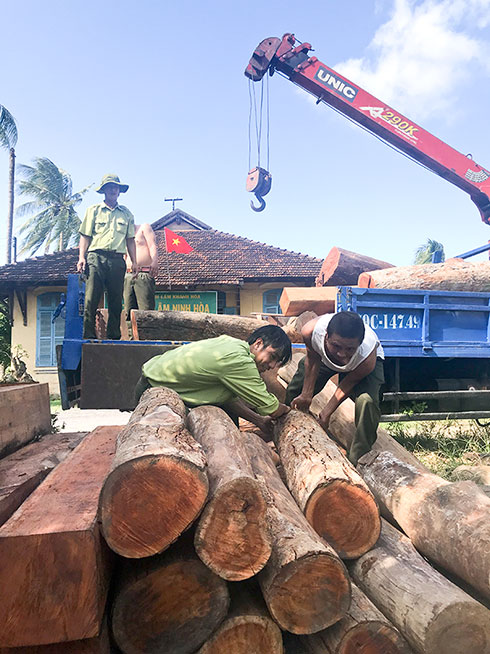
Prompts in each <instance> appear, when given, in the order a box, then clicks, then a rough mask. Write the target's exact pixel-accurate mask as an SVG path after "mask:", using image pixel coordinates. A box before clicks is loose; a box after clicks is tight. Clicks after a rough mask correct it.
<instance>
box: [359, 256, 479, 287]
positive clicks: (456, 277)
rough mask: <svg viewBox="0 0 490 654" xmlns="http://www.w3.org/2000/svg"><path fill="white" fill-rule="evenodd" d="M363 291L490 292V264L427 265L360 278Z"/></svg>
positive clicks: (457, 261)
mask: <svg viewBox="0 0 490 654" xmlns="http://www.w3.org/2000/svg"><path fill="white" fill-rule="evenodd" d="M358 284H359V286H361V287H362V288H401V289H403V288H406V289H411V288H416V289H429V290H430V289H433V290H437V291H477V292H487V291H490V262H487V261H480V262H479V263H471V262H469V261H464V260H462V259H449V260H448V261H446V262H444V263H426V264H423V265H416V266H402V267H400V268H386V269H385V270H371V271H369V272H363V273H362V274H361V275H359V280H358Z"/></svg>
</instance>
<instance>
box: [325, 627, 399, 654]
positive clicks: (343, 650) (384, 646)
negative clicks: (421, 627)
mask: <svg viewBox="0 0 490 654" xmlns="http://www.w3.org/2000/svg"><path fill="white" fill-rule="evenodd" d="M359 652H362V654H379V653H380V652H383V654H410V652H411V650H410V648H409V647H408V645H407V642H406V641H405V639H404V638H402V636H400V634H399V633H398V632H397V631H395V629H392V628H390V627H388V626H387V625H386V624H383V623H376V622H369V623H367V624H362V623H361V624H359V625H357V626H355V627H353V628H352V629H351V630H350V631H349V632H348V633H347V634H346V636H345V637H344V639H343V641H342V643H341V644H340V646H339V648H338V650H337V653H336V654H359Z"/></svg>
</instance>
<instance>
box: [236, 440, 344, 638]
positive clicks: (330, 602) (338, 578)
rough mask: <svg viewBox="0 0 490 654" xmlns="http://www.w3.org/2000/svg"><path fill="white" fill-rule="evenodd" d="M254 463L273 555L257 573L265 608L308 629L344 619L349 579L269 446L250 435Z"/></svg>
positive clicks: (296, 629)
mask: <svg viewBox="0 0 490 654" xmlns="http://www.w3.org/2000/svg"><path fill="white" fill-rule="evenodd" d="M248 436H249V437H248V438H247V441H246V443H247V447H248V448H249V453H250V456H251V458H252V468H253V470H254V472H255V475H256V476H257V478H258V479H260V480H262V481H263V483H264V484H265V486H266V488H267V491H268V497H267V502H268V513H267V517H268V521H269V524H270V527H271V533H272V554H271V558H270V559H269V562H268V563H267V565H266V566H265V568H264V570H263V571H262V572H261V573H260V575H259V582H260V585H261V588H262V593H263V595H264V599H265V601H266V604H267V607H268V609H269V611H270V613H271V615H272V617H273V618H274V620H275V621H276V622H277V623H278V624H279V626H280V627H281V628H282V629H286V630H288V631H291V632H292V633H295V634H308V633H314V632H316V631H319V630H320V629H325V628H326V627H328V626H330V625H331V624H334V623H335V622H337V620H340V618H341V617H342V616H343V615H344V613H345V612H346V611H347V609H348V607H349V603H350V582H349V577H348V575H347V572H346V569H345V566H344V564H343V563H342V561H341V560H340V559H339V558H338V556H337V554H336V553H335V551H334V550H333V549H332V548H331V547H330V546H329V545H327V544H326V543H325V542H324V541H322V539H321V538H320V537H319V536H318V535H317V534H316V533H315V531H314V530H313V528H312V527H311V526H310V525H309V524H308V522H307V521H306V519H305V517H304V516H303V514H302V513H301V511H300V509H299V508H298V506H297V504H296V503H295V501H294V499H293V498H292V496H291V495H290V493H289V491H288V490H287V488H286V487H285V486H284V484H283V482H282V481H281V478H280V477H279V474H278V472H277V470H276V467H275V465H274V463H273V461H272V458H271V454H270V451H269V448H268V446H267V445H266V444H265V443H264V442H263V441H262V440H261V439H260V438H259V437H258V436H256V435H255V434H252V433H250V434H248Z"/></svg>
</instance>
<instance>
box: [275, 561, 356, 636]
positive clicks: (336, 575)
mask: <svg viewBox="0 0 490 654" xmlns="http://www.w3.org/2000/svg"><path fill="white" fill-rule="evenodd" d="M306 596H307V597H308V602H305V597H306ZM264 597H265V599H266V602H267V605H268V608H269V611H270V612H271V615H272V617H273V618H274V619H275V620H276V621H277V622H278V624H279V625H280V626H281V627H282V628H283V629H286V630H287V631H290V632H291V633H294V634H312V633H315V632H317V631H320V629H326V628H327V627H329V626H330V625H332V624H334V623H335V622H337V621H338V620H340V619H341V618H342V616H343V615H344V614H345V612H346V611H347V610H348V608H349V604H350V582H349V579H348V577H347V575H346V573H345V568H344V566H343V564H342V562H341V561H340V560H339V559H338V558H336V557H334V556H333V555H330V554H327V553H324V552H321V553H317V554H309V555H308V556H306V557H304V558H303V559H298V560H296V561H293V562H291V563H290V564H289V565H287V566H286V567H285V568H284V569H283V570H282V571H281V572H280V573H279V575H277V577H276V578H275V579H274V582H273V585H272V587H271V588H269V589H268V590H267V593H264Z"/></svg>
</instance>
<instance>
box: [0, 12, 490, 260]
mask: <svg viewBox="0 0 490 654" xmlns="http://www.w3.org/2000/svg"><path fill="white" fill-rule="evenodd" d="M2 22H3V28H2V38H1V40H0V56H1V61H2V69H1V73H0V103H1V104H3V105H5V106H6V107H7V108H8V109H9V110H10V112H11V113H12V114H13V115H14V117H15V118H16V121H17V125H18V129H19V141H18V145H17V160H18V162H19V163H24V164H29V163H31V160H32V158H33V157H37V156H42V157H48V158H50V159H51V160H52V161H54V162H55V163H56V164H57V165H58V166H59V167H60V168H63V169H64V170H66V171H67V172H69V173H70V174H71V176H72V179H73V184H74V189H75V190H78V189H81V188H83V187H84V186H87V185H88V184H91V183H94V182H95V183H96V182H98V181H99V180H100V178H101V177H102V175H104V174H105V173H108V172H114V173H116V174H118V175H119V176H120V177H121V180H122V181H123V182H126V183H128V184H129V185H130V189H129V191H128V193H127V194H126V195H125V196H123V197H124V201H123V203H124V204H126V205H127V206H128V207H129V208H130V209H131V211H132V212H133V213H134V215H135V218H136V222H143V221H145V222H152V221H154V220H156V219H158V218H160V217H161V216H162V215H164V214H165V213H167V212H168V211H169V210H170V209H171V206H170V203H165V202H164V201H163V200H164V198H165V197H181V198H183V202H180V203H178V205H177V206H178V207H180V208H182V209H183V210H184V211H186V212H188V213H189V214H191V215H193V216H195V217H196V218H198V219H199V220H201V221H203V222H205V223H208V224H209V225H211V226H212V227H213V228H215V229H218V230H221V231H224V232H230V233H234V234H238V235H241V236H244V237H247V238H250V239H253V240H256V241H262V242H264V243H268V244H270V245H275V246H278V247H281V248H287V249H289V250H294V251H297V252H302V253H304V254H310V255H313V256H317V257H321V258H323V257H325V256H326V255H327V253H328V251H329V250H330V248H331V247H333V246H338V247H342V248H345V249H349V250H353V251H356V252H360V253H362V254H366V255H369V256H372V257H375V258H379V259H382V260H385V261H390V262H392V263H394V264H397V265H407V264H410V263H411V262H412V259H413V256H414V251H415V249H416V248H417V246H418V245H420V244H421V243H423V242H425V240H426V239H427V238H432V239H436V240H438V241H441V242H442V243H443V244H444V246H445V249H446V254H447V255H449V256H450V255H455V254H458V253H461V252H464V251H466V250H470V249H473V248H475V247H478V246H480V245H483V244H484V243H486V242H487V241H488V240H490V228H489V227H488V226H486V225H484V224H483V223H482V222H481V220H480V216H479V213H478V211H477V209H476V207H475V206H474V205H473V203H472V202H471V200H470V199H469V196H468V195H467V194H466V193H464V192H463V191H461V190H459V189H458V188H456V187H454V186H452V185H451V184H449V183H448V182H446V181H444V180H442V179H440V178H439V177H437V176H436V175H434V174H432V173H430V172H428V171H427V170H425V169H423V168H421V167H420V166H418V165H416V164H415V163H413V162H412V161H409V160H408V159H406V158H405V157H403V156H401V155H400V154H398V153H397V152H394V151H393V150H392V149H390V148H389V147H387V146H386V145H385V144H384V143H382V142H380V141H379V140H377V139H375V138H374V137H373V136H371V135H370V134H368V133H366V132H365V131H363V130H361V129H360V128H359V127H356V126H354V125H352V124H351V123H350V122H349V121H348V120H346V119H345V118H344V117H343V116H340V115H338V114H336V113H335V112H334V111H332V110H331V109H329V108H328V107H326V106H322V105H320V106H317V105H315V103H314V101H313V100H312V98H310V96H308V94H307V93H305V92H304V91H302V90H301V89H298V88H296V87H295V86H294V85H293V84H292V83H291V82H289V81H288V80H286V79H284V78H281V77H280V76H278V75H276V76H274V77H272V78H271V79H270V166H269V169H270V172H271V173H272V176H273V183H272V189H271V191H270V193H269V195H268V196H267V197H266V198H265V199H266V201H267V208H266V210H265V211H264V212H262V213H254V212H253V211H251V209H250V206H249V203H250V199H251V198H252V196H251V194H248V193H247V192H246V191H245V180H246V176H247V172H248V160H249V153H248V114H249V90H248V81H247V79H246V78H245V77H244V75H243V70H244V68H245V66H246V64H247V62H248V60H249V58H250V56H251V54H252V52H253V50H254V48H255V47H256V45H257V44H258V43H259V42H260V41H261V40H262V39H264V38H266V37H268V36H282V35H283V34H284V33H285V32H293V33H295V34H296V36H297V38H298V39H299V40H300V41H307V42H309V43H311V44H312V46H313V48H314V50H315V52H314V55H315V56H317V57H318V58H319V59H320V60H321V61H322V62H324V63H325V64H327V65H328V66H330V67H333V68H334V69H336V70H337V71H338V72H340V73H342V74H344V75H345V76H347V77H348V78H350V79H351V80H352V81H353V82H355V83H357V84H358V85H360V86H361V87H363V88H364V89H365V90H367V91H368V92H369V93H372V94H373V95H375V96H377V97H378V98H379V99H381V100H382V101H384V102H386V103H388V104H390V105H391V106H392V107H393V108H395V109H397V110H398V111H400V112H401V113H403V114H405V115H406V116H407V117H408V118H410V119H412V120H413V121H415V122H417V123H419V124H420V125H421V126H422V127H424V128H425V129H426V130H428V131H430V132H432V133H433V134H435V135H436V136H438V137H439V138H440V139H442V140H443V141H445V142H447V143H448V144H449V145H451V146H452V147H454V148H455V149H457V150H459V151H460V152H463V153H464V154H467V153H471V154H472V155H473V157H474V159H475V160H476V161H477V162H478V163H480V164H481V165H482V166H485V167H487V168H488V167H490V130H489V128H488V106H489V102H490V84H489V77H490V56H489V55H490V39H489V36H490V0H431V1H429V0H418V1H415V0H351V2H348V3H347V2H338V1H334V0H311V1H310V2H308V3H287V2H278V1H276V0H272V1H269V2H266V3H264V2H262V3H255V4H254V3H250V2H245V1H244V0H235V1H234V2H229V0H228V1H225V0H208V1H207V2H197V0H180V2H168V1H167V2H162V1H154V0H140V2H139V3H135V2H129V1H127V0H119V1H118V2H115V1H112V0H110V1H108V2H100V1H97V2H96V1H94V0H83V2H81V1H79V0H70V2H66V1H58V0H45V1H44V2H39V1H34V0H24V2H22V3H21V4H20V5H17V6H16V5H15V4H14V3H7V4H4V6H3V8H2ZM263 157H264V155H263ZM264 163H265V161H264V160H262V164H264ZM255 164H256V161H255V157H253V159H252V165H255ZM7 176H8V155H7V153H6V152H5V151H0V219H1V220H2V223H1V224H2V228H1V231H0V263H3V262H4V261H5V248H6V239H5V235H6V226H5V225H6V222H5V218H4V216H6V213H7ZM99 198H100V196H98V195H97V194H96V193H95V192H94V191H93V190H91V191H89V193H88V194H87V195H86V199H85V200H84V202H83V204H82V205H80V216H81V217H82V216H83V213H84V210H85V208H86V207H87V206H88V205H90V204H93V203H94V202H97V201H98V200H99ZM21 201H22V200H20V201H19V199H18V198H17V200H16V202H17V203H19V202H21ZM16 225H18V223H16ZM39 254H41V252H39ZM484 256H485V255H483V257H484Z"/></svg>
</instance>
